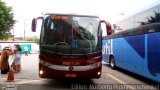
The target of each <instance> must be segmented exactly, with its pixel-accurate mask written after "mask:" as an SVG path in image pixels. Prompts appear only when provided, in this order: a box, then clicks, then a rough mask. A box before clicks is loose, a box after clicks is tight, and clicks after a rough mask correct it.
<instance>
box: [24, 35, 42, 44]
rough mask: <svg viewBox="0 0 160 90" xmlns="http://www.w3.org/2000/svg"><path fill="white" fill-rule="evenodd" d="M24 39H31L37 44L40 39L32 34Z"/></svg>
mask: <svg viewBox="0 0 160 90" xmlns="http://www.w3.org/2000/svg"><path fill="white" fill-rule="evenodd" d="M25 40H26V41H32V42H35V43H37V44H39V41H40V39H39V38H38V37H37V36H33V37H28V38H26V39H25Z"/></svg>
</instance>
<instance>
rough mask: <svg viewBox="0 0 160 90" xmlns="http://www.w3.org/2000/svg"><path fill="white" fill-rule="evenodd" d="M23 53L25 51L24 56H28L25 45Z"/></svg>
mask: <svg viewBox="0 0 160 90" xmlns="http://www.w3.org/2000/svg"><path fill="white" fill-rule="evenodd" d="M24 53H25V56H28V47H27V46H25V47H24Z"/></svg>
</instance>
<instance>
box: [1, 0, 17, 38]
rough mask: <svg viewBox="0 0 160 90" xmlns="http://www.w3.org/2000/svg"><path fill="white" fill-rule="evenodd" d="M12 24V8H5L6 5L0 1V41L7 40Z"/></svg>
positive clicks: (13, 21)
mask: <svg viewBox="0 0 160 90" xmlns="http://www.w3.org/2000/svg"><path fill="white" fill-rule="evenodd" d="M14 23H15V20H13V13H12V7H8V6H6V3H4V2H2V1H1V0H0V40H3V39H8V38H9V35H10V34H9V31H10V29H11V28H12V27H13V24H14Z"/></svg>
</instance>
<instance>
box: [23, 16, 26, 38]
mask: <svg viewBox="0 0 160 90" xmlns="http://www.w3.org/2000/svg"><path fill="white" fill-rule="evenodd" d="M25 38H26V36H25V19H24V37H23V40H25Z"/></svg>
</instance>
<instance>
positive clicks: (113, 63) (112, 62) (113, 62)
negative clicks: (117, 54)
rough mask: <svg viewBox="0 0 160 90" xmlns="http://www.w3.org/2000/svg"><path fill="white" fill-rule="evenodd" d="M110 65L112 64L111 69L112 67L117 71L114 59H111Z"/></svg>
mask: <svg viewBox="0 0 160 90" xmlns="http://www.w3.org/2000/svg"><path fill="white" fill-rule="evenodd" d="M109 64H110V67H111V68H112V69H115V68H116V66H115V59H114V57H110V60H109Z"/></svg>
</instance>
